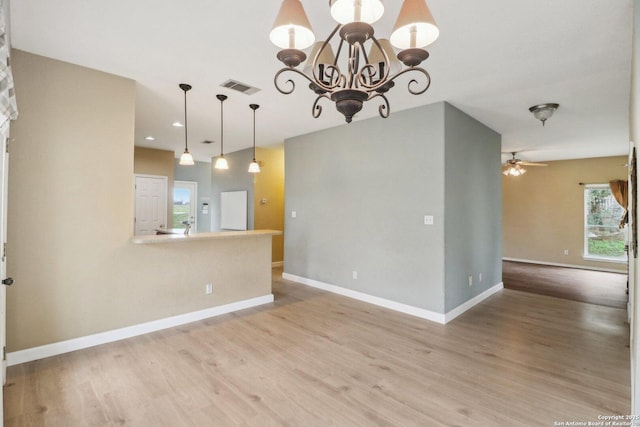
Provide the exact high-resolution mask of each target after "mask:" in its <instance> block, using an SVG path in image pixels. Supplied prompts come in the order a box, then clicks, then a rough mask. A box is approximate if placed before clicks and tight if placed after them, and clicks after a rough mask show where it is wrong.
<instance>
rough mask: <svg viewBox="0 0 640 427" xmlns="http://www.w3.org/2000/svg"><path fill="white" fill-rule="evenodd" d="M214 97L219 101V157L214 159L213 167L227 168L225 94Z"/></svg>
mask: <svg viewBox="0 0 640 427" xmlns="http://www.w3.org/2000/svg"><path fill="white" fill-rule="evenodd" d="M216 98H218V100H219V101H220V157H218V158H217V159H216V163H215V165H214V168H216V169H229V163H227V159H225V158H224V101H225V99H227V95H216Z"/></svg>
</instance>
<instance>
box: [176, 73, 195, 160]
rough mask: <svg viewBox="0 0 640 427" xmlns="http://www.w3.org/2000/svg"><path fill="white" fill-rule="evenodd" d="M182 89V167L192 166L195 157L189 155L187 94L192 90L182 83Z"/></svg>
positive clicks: (189, 86)
mask: <svg viewBox="0 0 640 427" xmlns="http://www.w3.org/2000/svg"><path fill="white" fill-rule="evenodd" d="M178 86H180V89H182V90H183V92H184V153H182V156H180V162H179V164H181V165H182V166H192V165H193V156H192V155H191V153H189V147H188V146H187V92H188V91H190V90H191V85H188V84H186V83H180V84H179V85H178Z"/></svg>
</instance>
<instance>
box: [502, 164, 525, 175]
mask: <svg viewBox="0 0 640 427" xmlns="http://www.w3.org/2000/svg"><path fill="white" fill-rule="evenodd" d="M526 171H527V170H526V169H525V168H523V167H522V166H520V165H509V166H508V167H507V168H506V169H505V170H504V172H502V174H503V175H505V176H520V175H523V174H524V173H525V172H526Z"/></svg>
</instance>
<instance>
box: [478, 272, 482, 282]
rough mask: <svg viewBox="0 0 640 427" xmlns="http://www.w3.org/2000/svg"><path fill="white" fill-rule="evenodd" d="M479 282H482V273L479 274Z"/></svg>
mask: <svg viewBox="0 0 640 427" xmlns="http://www.w3.org/2000/svg"><path fill="white" fill-rule="evenodd" d="M478 282H482V273H479V274H478Z"/></svg>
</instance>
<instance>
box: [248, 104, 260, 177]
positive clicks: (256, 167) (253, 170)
mask: <svg viewBox="0 0 640 427" xmlns="http://www.w3.org/2000/svg"><path fill="white" fill-rule="evenodd" d="M249 108H251V109H252V110H253V161H252V162H251V163H250V164H249V172H250V173H258V172H260V165H259V164H258V162H256V110H257V109H258V108H260V106H259V105H258V104H249Z"/></svg>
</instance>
